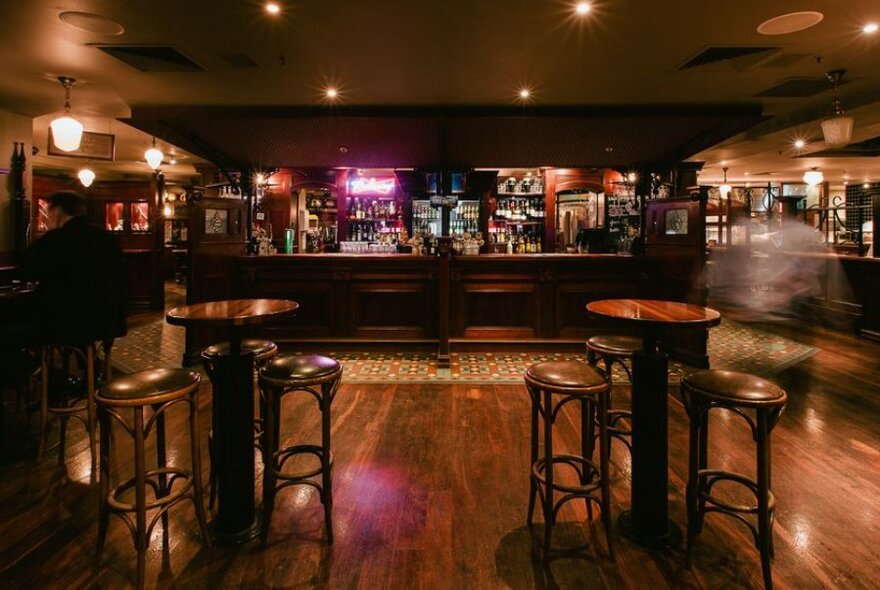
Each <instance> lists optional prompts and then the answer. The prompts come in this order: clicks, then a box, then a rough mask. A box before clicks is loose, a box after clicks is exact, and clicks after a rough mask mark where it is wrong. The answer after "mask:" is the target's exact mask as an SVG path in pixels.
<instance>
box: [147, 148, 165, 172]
mask: <svg viewBox="0 0 880 590" xmlns="http://www.w3.org/2000/svg"><path fill="white" fill-rule="evenodd" d="M163 158H165V154H163V153H162V150H160V149H159V148H157V147H151V148H150V149H148V150H147V151H145V152H144V159H145V160H146V161H147V164H149V165H150V168H152V169H153V170H158V169H159V166H161V165H162V159H163Z"/></svg>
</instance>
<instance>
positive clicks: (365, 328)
mask: <svg viewBox="0 0 880 590" xmlns="http://www.w3.org/2000/svg"><path fill="white" fill-rule="evenodd" d="M655 262H656V261H652V259H651V258H650V257H647V256H642V257H635V256H617V255H604V254H525V255H505V254H497V255H492V254H488V255H480V256H453V257H451V258H450V259H449V271H450V272H449V284H448V285H444V284H441V281H440V280H439V277H440V276H441V273H440V268H441V264H443V263H444V261H443V259H441V258H440V257H423V256H411V255H405V254H385V255H381V254H377V255H370V254H301V255H298V254H294V255H275V256H248V257H241V258H239V259H238V287H239V291H238V296H240V297H280V298H289V299H294V300H296V301H298V302H300V304H301V307H300V314H299V315H298V316H297V318H295V319H293V320H290V321H289V322H284V323H282V322H279V323H278V324H273V325H272V326H268V327H265V328H261V334H263V335H264V336H265V337H267V338H271V339H273V340H275V341H278V342H314V341H324V342H340V343H342V342H344V343H346V344H357V343H358V342H362V343H364V344H376V342H377V341H381V342H384V343H386V344H392V343H400V344H404V343H405V344H418V343H423V344H425V345H426V346H427V345H430V344H433V343H436V341H437V339H438V335H439V334H440V332H441V330H440V328H441V325H440V323H441V322H448V323H447V326H448V334H449V337H450V340H451V341H452V342H453V343H455V346H456V348H457V349H458V350H465V349H467V347H468V346H469V345H470V346H472V345H474V344H477V343H483V344H485V345H486V346H494V347H495V348H498V347H499V346H500V345H501V344H502V343H503V344H505V345H514V346H516V345H534V344H536V343H543V344H546V345H548V346H551V347H552V346H557V345H564V344H566V343H568V344H569V345H572V346H574V345H576V346H577V347H578V348H577V350H581V349H582V347H583V341H584V339H585V338H586V337H588V336H590V335H592V334H595V333H597V332H599V331H601V330H602V329H603V327H602V326H601V325H600V324H598V323H596V322H595V320H591V319H590V318H589V317H587V314H586V313H585V312H584V305H585V304H586V303H587V302H588V301H591V300H594V299H608V298H621V297H651V296H657V293H656V289H654V288H652V285H656V284H657V281H656V277H655V276H654V275H655V274H656V272H655V270H654V269H656V268H657V265H656V264H655ZM443 289H448V293H449V302H450V305H449V310H450V311H449V314H448V315H449V317H440V314H439V301H440V299H439V298H440V296H441V291H442V290H443ZM605 329H606V330H607V328H605Z"/></svg>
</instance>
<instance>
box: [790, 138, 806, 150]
mask: <svg viewBox="0 0 880 590" xmlns="http://www.w3.org/2000/svg"><path fill="white" fill-rule="evenodd" d="M792 145H793V146H794V148H795V149H797V150H802V149H804V148H805V147H807V142H806V141H804V140H803V139H796V140H794V143H793V144H792Z"/></svg>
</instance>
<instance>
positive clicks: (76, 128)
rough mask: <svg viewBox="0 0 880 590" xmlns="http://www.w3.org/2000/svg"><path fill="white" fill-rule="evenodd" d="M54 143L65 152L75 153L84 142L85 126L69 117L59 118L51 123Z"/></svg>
mask: <svg viewBox="0 0 880 590" xmlns="http://www.w3.org/2000/svg"><path fill="white" fill-rule="evenodd" d="M49 127H51V128H52V143H54V144H55V147H57V148H58V149H59V150H61V151H63V152H73V151H76V150H78V149H79V144H80V143H81V142H82V135H83V124H82V123H80V122H79V121H77V120H76V119H74V118H73V117H71V116H69V115H64V116H63V117H58V118H57V119H55V120H54V121H52V122H51V123H49Z"/></svg>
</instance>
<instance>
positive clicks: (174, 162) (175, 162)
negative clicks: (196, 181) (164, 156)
mask: <svg viewBox="0 0 880 590" xmlns="http://www.w3.org/2000/svg"><path fill="white" fill-rule="evenodd" d="M168 163H169V164H171V165H172V166H176V165H177V158H171V159H170V160H168Z"/></svg>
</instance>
